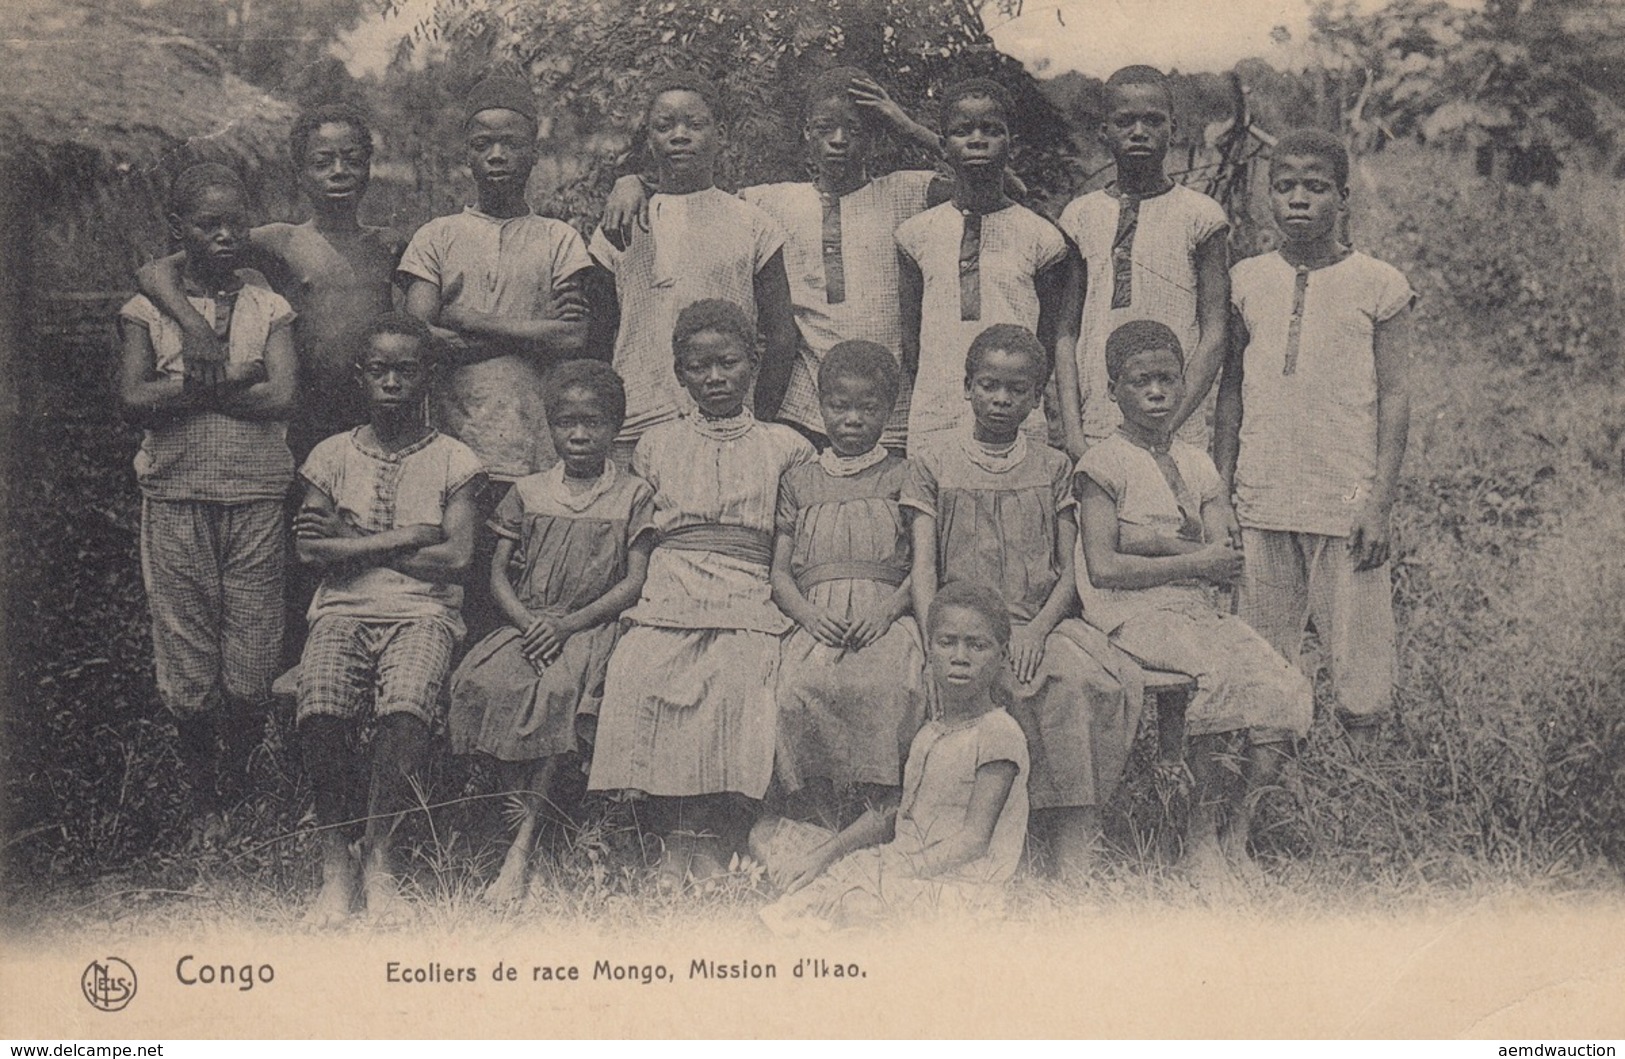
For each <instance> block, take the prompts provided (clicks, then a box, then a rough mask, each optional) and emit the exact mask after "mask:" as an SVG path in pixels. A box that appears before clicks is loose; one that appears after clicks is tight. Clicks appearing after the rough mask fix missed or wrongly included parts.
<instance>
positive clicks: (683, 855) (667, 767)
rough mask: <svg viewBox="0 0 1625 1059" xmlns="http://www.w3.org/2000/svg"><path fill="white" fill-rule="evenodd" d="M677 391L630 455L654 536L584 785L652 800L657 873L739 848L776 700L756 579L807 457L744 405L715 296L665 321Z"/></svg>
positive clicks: (772, 631)
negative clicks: (661, 852) (688, 402)
mask: <svg viewBox="0 0 1625 1059" xmlns="http://www.w3.org/2000/svg"><path fill="white" fill-rule="evenodd" d="M671 343H672V351H673V353H674V354H675V359H676V373H677V378H678V380H679V381H680V382H681V383H682V384H683V387H684V388H685V389H686V390H687V391H688V394H689V396H690V397H692V398H693V400H694V403H695V404H696V405H697V408H696V410H695V411H693V412H690V413H687V414H685V415H683V416H681V417H679V418H677V419H674V420H672V421H670V422H666V423H661V424H659V425H657V426H654V427H651V428H650V430H649V432H648V433H647V434H645V435H644V436H643V438H642V440H641V441H639V443H638V447H637V450H636V452H635V453H634V454H633V457H632V468H633V470H634V471H635V472H636V473H637V474H638V475H640V476H641V477H643V478H644V479H645V480H646V481H647V482H648V483H649V484H650V485H651V486H653V487H654V490H655V497H654V525H655V529H656V531H657V532H658V534H659V537H658V543H657V545H656V547H655V550H654V553H653V554H652V555H651V556H650V557H649V573H648V577H647V578H646V579H645V580H644V583H643V592H642V595H641V597H640V598H639V599H638V602H637V605H636V606H635V607H633V608H632V609H631V610H629V611H627V613H626V616H625V617H626V620H627V621H628V622H629V623H630V625H629V627H628V628H627V629H626V631H625V632H624V633H623V634H622V635H621V640H620V643H618V644H617V645H616V647H615V651H614V653H613V654H612V655H611V656H610V660H609V670H608V673H607V674H606V676H605V679H604V701H603V706H602V708H601V709H600V711H599V718H598V734H597V743H596V746H595V747H594V751H593V762H592V774H591V777H590V779H589V781H588V787H589V789H591V790H604V791H637V792H642V793H643V794H646V795H652V796H653V797H652V798H651V799H650V803H651V804H650V806H649V808H650V810H651V812H652V819H651V823H652V824H653V825H654V829H655V830H656V831H657V832H660V833H661V834H663V835H664V837H665V859H664V863H663V865H662V874H663V876H664V878H665V879H666V880H667V881H668V882H681V881H682V880H683V879H684V878H685V877H686V876H687V875H688V874H690V873H692V874H693V875H695V876H696V877H703V876H706V875H708V874H713V873H715V872H718V871H720V870H721V868H722V864H723V863H724V862H725V860H726V856H725V850H726V849H727V847H728V845H729V843H730V841H731V842H732V843H733V844H734V846H735V847H737V846H740V845H743V839H744V837H745V830H746V827H748V821H749V816H748V815H747V814H750V813H751V812H752V810H751V808H750V806H749V805H748V804H747V805H742V804H740V803H741V799H747V800H748V799H760V798H761V797H762V796H763V795H764V794H765V793H766V792H767V784H768V780H769V779H770V778H771V776H772V772H773V746H774V734H775V729H776V726H777V721H778V710H777V707H776V704H775V700H774V695H773V690H774V685H775V684H776V683H777V678H778V670H779V647H780V638H781V637H782V636H783V635H784V634H785V633H787V632H789V631H790V627H791V623H790V619H788V618H786V617H785V616H784V614H783V613H782V612H781V611H780V610H779V608H778V607H776V606H774V605H773V600H772V595H771V586H770V584H769V580H768V570H769V567H770V565H771V563H772V554H773V551H772V546H773V538H772V533H773V527H774V514H775V508H776V503H777V500H778V494H779V479H780V478H781V477H782V476H783V474H784V473H785V472H786V471H788V470H790V469H791V468H794V467H799V466H801V465H802V464H804V463H807V462H809V461H811V460H812V459H813V448H812V446H811V445H810V444H808V443H807V441H806V439H804V438H803V437H802V436H801V435H800V434H797V433H796V432H795V431H794V430H792V429H791V428H789V427H786V426H780V425H778V424H774V423H760V422H758V421H757V420H756V418H755V416H753V415H751V413H750V411H749V410H748V409H747V408H746V407H745V398H746V394H748V393H749V392H750V387H751V382H752V380H753V378H754V376H755V374H756V330H755V327H754V326H753V325H752V323H751V321H750V318H749V317H748V316H747V315H746V314H745V311H744V310H743V309H741V308H739V307H738V306H736V305H733V304H732V303H729V302H723V301H717V300H714V299H710V300H705V301H699V302H695V303H694V304H693V305H690V306H688V307H687V308H685V309H684V310H683V311H682V312H681V313H680V314H678V317H677V325H676V328H675V330H674V332H673V334H672V339H671Z"/></svg>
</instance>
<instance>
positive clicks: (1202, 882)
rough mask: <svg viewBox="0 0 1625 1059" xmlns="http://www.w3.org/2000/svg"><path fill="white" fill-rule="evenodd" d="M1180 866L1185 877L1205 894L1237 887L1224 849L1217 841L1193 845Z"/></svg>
mask: <svg viewBox="0 0 1625 1059" xmlns="http://www.w3.org/2000/svg"><path fill="white" fill-rule="evenodd" d="M1179 866H1180V870H1181V871H1182V872H1183V873H1184V875H1185V878H1186V879H1188V880H1189V881H1190V883H1191V885H1192V886H1194V887H1196V888H1197V889H1198V890H1200V891H1201V892H1202V893H1203V894H1212V895H1218V894H1222V893H1225V892H1226V891H1229V890H1232V889H1234V888H1235V884H1236V880H1235V877H1234V876H1233V875H1231V874H1230V866H1229V864H1227V863H1226V862H1225V858H1224V851H1223V850H1222V849H1220V848H1219V844H1218V843H1217V842H1215V841H1211V840H1210V841H1207V842H1203V843H1202V844H1200V845H1198V846H1194V847H1192V848H1191V849H1190V850H1189V851H1188V852H1187V853H1186V854H1185V857H1184V859H1183V860H1181V861H1180V864H1179Z"/></svg>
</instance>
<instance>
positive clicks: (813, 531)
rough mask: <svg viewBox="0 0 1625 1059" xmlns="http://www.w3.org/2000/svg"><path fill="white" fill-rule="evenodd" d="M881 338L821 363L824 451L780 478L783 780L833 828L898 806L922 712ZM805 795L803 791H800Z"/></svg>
mask: <svg viewBox="0 0 1625 1059" xmlns="http://www.w3.org/2000/svg"><path fill="white" fill-rule="evenodd" d="M899 376H900V372H899V370H898V367H897V360H896V358H894V357H893V356H892V355H891V354H890V353H889V352H888V351H887V350H886V347H885V346H882V345H878V344H877V343H874V342H864V341H861V340H853V341H848V342H840V343H837V344H836V345H835V346H833V347H832V348H831V349H830V351H829V354H828V355H827V356H826V357H825V358H824V362H823V364H822V365H821V366H820V368H819V371H818V399H819V406H820V409H821V419H820V422H821V423H822V424H823V425H824V426H825V428H826V429H827V430H828V432H829V439H830V447H829V448H827V449H825V450H824V453H823V455H822V456H820V457H819V459H818V461H817V462H816V463H809V464H806V465H805V466H801V467H797V468H795V469H794V470H792V471H790V472H788V473H787V474H785V476H784V481H783V482H782V483H781V484H780V486H779V515H778V536H777V537H776V538H775V540H774V544H773V599H774V602H776V603H777V604H778V605H779V609H780V610H782V611H784V613H785V614H787V615H789V616H790V617H791V618H792V619H794V621H795V622H796V625H797V628H796V630H795V631H794V632H792V633H791V634H790V638H789V639H788V640H786V641H785V644H784V652H783V655H782V659H781V662H780V672H779V692H778V699H779V751H778V768H777V773H778V779H779V783H780V785H781V786H782V787H783V788H785V790H786V791H788V792H793V794H792V799H793V803H792V804H795V805H796V809H795V810H793V812H794V813H795V815H804V814H807V813H810V814H813V815H814V816H816V817H817V818H819V819H822V820H823V821H824V822H826V823H828V824H830V825H831V826H838V825H839V823H840V822H841V821H840V817H841V811H840V809H841V803H843V802H845V803H846V804H849V805H853V806H857V805H861V804H880V803H890V804H896V801H897V785H898V783H899V782H901V779H902V766H903V755H904V754H905V752H906V751H907V748H908V744H909V741H910V740H912V739H913V738H914V733H915V732H917V731H919V728H920V722H921V721H923V720H924V709H925V707H924V700H923V698H922V695H921V685H920V669H921V666H922V664H923V660H922V656H921V652H920V643H919V638H920V634H919V631H918V630H917V629H916V627H915V625H914V620H913V619H912V618H909V617H905V616H904V615H905V614H906V613H907V612H908V609H909V589H908V572H909V553H908V524H907V522H906V521H905V520H904V517H903V509H902V508H901V507H899V506H898V503H897V499H898V496H899V494H900V493H901V491H902V488H903V480H904V478H905V476H906V475H907V472H908V464H907V463H906V462H904V461H903V460H901V459H899V458H897V457H896V456H893V455H890V454H888V453H887V451H886V450H885V449H884V448H882V447H881V445H880V438H881V433H882V431H883V430H884V429H885V426H886V422H887V417H888V415H889V414H890V413H891V410H892V407H893V405H894V404H895V402H896V400H897V391H898V388H899V384H900V379H899ZM798 795H799V797H797V796H798Z"/></svg>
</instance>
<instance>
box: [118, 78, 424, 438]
mask: <svg viewBox="0 0 1625 1059" xmlns="http://www.w3.org/2000/svg"><path fill="white" fill-rule="evenodd" d="M288 146H289V149H290V152H291V154H292V156H293V165H294V170H295V172H296V174H297V176H298V181H299V190H300V191H301V192H303V193H304V196H305V199H306V201H307V202H309V203H310V209H311V216H310V219H309V220H307V221H305V222H304V223H303V224H282V223H278V224H263V225H260V226H259V227H258V228H255V229H254V230H253V231H252V232H250V233H249V243H248V247H247V252H246V253H245V254H244V257H243V264H244V266H245V267H247V268H251V269H254V270H256V271H258V272H259V273H260V274H261V275H263V276H264V277H265V278H266V280H267V281H268V282H269V283H270V285H271V287H272V289H273V290H275V291H276V292H277V293H278V294H280V295H282V296H283V297H284V298H286V299H287V300H288V302H289V303H290V304H291V305H292V306H293V308H294V310H295V311H296V312H297V313H298V314H299V315H298V319H297V320H296V321H295V323H294V328H293V341H294V348H295V350H296V351H297V353H298V356H299V400H298V402H297V403H296V404H295V406H294V410H293V417H292V419H291V420H290V422H289V424H288V447H289V448H290V449H291V450H292V451H293V455H294V459H295V460H303V459H304V458H305V456H306V455H307V454H308V453H309V452H310V450H311V448H312V446H314V445H315V444H316V443H317V442H318V441H320V440H322V439H323V438H325V437H328V436H329V435H331V434H336V433H338V432H339V431H341V430H347V429H349V428H350V427H353V426H355V425H356V424H358V423H361V422H363V421H365V420H366V418H367V409H366V403H365V402H364V401H363V400H362V399H361V395H360V394H359V393H358V392H357V390H356V387H355V385H354V384H353V382H352V381H351V373H352V371H353V370H354V365H355V360H356V357H357V356H358V354H359V352H360V347H361V337H362V335H363V334H364V333H365V332H366V329H367V324H368V323H369V322H370V321H371V320H372V318H373V317H375V316H377V315H378V314H379V313H381V312H383V311H384V310H386V309H388V308H389V307H390V298H391V280H392V279H393V277H394V274H395V263H396V262H397V261H399V260H400V257H401V248H402V247H403V246H405V245H406V244H405V240H404V239H402V238H401V235H400V233H399V232H397V231H395V230H394V229H393V228H376V227H373V226H371V225H365V224H362V223H361V221H360V217H359V210H360V206H361V199H362V196H364V195H365V194H366V193H367V184H368V182H369V181H370V180H371V178H372V130H371V129H370V128H369V127H368V125H367V121H366V118H364V117H363V116H362V115H361V113H360V112H359V111H357V110H356V109H354V108H353V107H351V106H349V105H347V104H343V103H329V104H325V105H323V106H319V107H314V108H312V109H310V110H307V111H305V112H304V113H302V114H300V115H299V117H298V118H297V119H296V120H295V121H294V125H293V130H292V131H291V132H290V133H289V134H288ZM180 257H181V256H180V255H179V254H176V255H174V256H171V257H167V258H163V259H162V260H159V261H155V262H153V263H152V264H150V265H147V266H146V267H145V268H143V269H141V271H140V272H139V273H138V274H137V279H138V281H139V283H140V285H141V290H142V292H143V293H144V294H146V295H147V296H148V297H149V298H151V299H152V300H153V301H154V302H155V303H157V305H158V307H159V308H160V309H162V310H163V311H164V313H165V314H166V315H168V316H169V317H171V318H172V319H173V320H174V321H175V322H176V323H177V324H178V325H179V327H180V330H181V335H182V338H183V340H184V343H185V346H184V351H185V357H186V369H187V374H188V376H189V377H191V378H193V379H194V380H196V379H199V378H200V377H202V378H204V379H207V378H209V377H210V373H212V372H213V371H215V370H217V367H216V366H217V365H221V364H224V352H223V350H224V347H223V345H222V344H221V343H220V341H219V340H218V339H216V338H215V335H214V329H213V328H212V327H210V326H209V323H208V321H206V320H205V319H204V318H203V316H202V314H200V313H199V312H198V311H197V310H196V309H194V308H192V306H191V305H190V304H189V303H188V301H187V299H186V296H185V292H184V291H183V290H182V277H181V260H180Z"/></svg>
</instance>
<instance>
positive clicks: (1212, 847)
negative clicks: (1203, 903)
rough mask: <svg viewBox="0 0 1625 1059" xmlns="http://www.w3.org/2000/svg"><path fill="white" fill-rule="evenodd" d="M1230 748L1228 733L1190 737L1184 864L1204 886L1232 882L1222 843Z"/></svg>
mask: <svg viewBox="0 0 1625 1059" xmlns="http://www.w3.org/2000/svg"><path fill="white" fill-rule="evenodd" d="M1228 749H1229V740H1228V738H1227V737H1226V736H1224V735H1197V736H1191V738H1190V770H1191V780H1192V784H1191V805H1190V814H1189V817H1188V819H1187V821H1186V824H1185V856H1184V858H1183V859H1182V860H1181V862H1180V863H1181V866H1182V867H1183V868H1184V870H1185V871H1186V873H1187V874H1188V875H1189V876H1190V879H1191V881H1192V882H1194V883H1195V884H1196V885H1197V886H1198V887H1201V888H1203V889H1207V888H1209V887H1220V886H1223V885H1224V884H1226V883H1227V882H1229V881H1230V872H1229V869H1228V868H1227V867H1226V865H1225V860H1224V850H1223V849H1222V848H1221V847H1220V845H1219V813H1220V810H1221V809H1222V807H1223V805H1224V802H1225V788H1226V787H1228V786H1229V783H1228V776H1227V775H1226V769H1225V765H1224V757H1225V754H1226V752H1227V751H1228Z"/></svg>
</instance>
